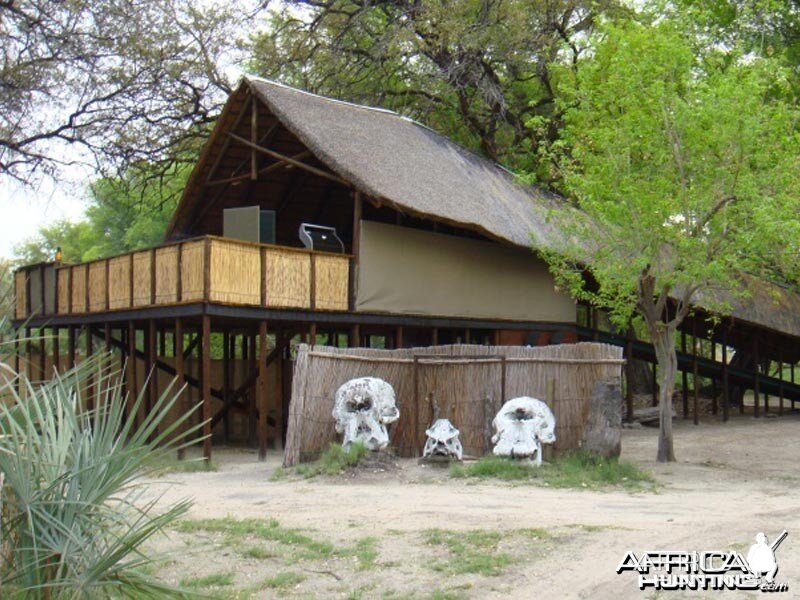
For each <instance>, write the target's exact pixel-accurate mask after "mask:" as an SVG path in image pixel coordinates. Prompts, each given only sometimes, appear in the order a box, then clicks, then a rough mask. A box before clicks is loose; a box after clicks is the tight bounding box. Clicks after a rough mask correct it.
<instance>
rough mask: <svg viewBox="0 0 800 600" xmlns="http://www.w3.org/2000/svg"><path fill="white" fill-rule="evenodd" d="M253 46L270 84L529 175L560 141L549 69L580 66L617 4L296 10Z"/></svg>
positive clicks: (466, 2)
mask: <svg viewBox="0 0 800 600" xmlns="http://www.w3.org/2000/svg"><path fill="white" fill-rule="evenodd" d="M286 4H288V5H290V9H289V10H282V11H280V12H278V13H275V14H274V15H273V17H272V21H271V23H270V27H269V28H268V29H267V31H266V32H265V33H263V34H260V35H258V36H256V38H255V40H254V58H253V60H252V63H251V65H252V66H251V68H252V70H254V71H255V72H257V73H261V74H264V75H265V76H267V77H271V78H275V79H279V80H281V81H284V82H286V83H289V84H292V85H297V86H299V87H303V88H305V89H308V90H310V91H314V92H317V93H321V94H326V95H331V96H334V97H337V98H342V99H345V100H350V101H353V102H359V103H366V104H375V105H379V106H383V107H386V108H392V109H395V110H398V111H399V112H401V113H404V114H406V115H408V116H411V117H413V118H416V119H419V120H420V121H422V122H424V123H426V124H427V125H429V126H431V127H433V128H434V129H436V130H438V131H441V132H442V133H444V134H445V135H448V136H450V137H451V138H452V139H455V140H457V141H459V142H461V143H462V144H464V145H465V146H467V147H470V148H475V149H477V150H479V151H480V152H482V153H483V154H484V155H485V156H487V157H488V158H490V159H492V160H494V161H498V162H503V163H505V164H508V165H511V166H520V165H522V164H527V165H529V161H530V159H531V158H532V157H535V156H536V152H535V150H536V148H537V145H538V143H539V142H540V141H541V138H540V137H539V133H540V132H539V131H538V128H535V127H531V126H529V122H530V120H531V117H534V116H543V117H547V119H548V122H549V123H551V124H552V126H551V127H550V129H549V130H548V131H547V132H546V133H547V135H549V136H551V138H552V137H555V135H556V133H557V129H558V123H559V120H558V118H557V115H556V114H555V109H556V104H555V94H556V92H555V88H556V83H557V82H555V81H554V80H553V75H552V70H551V67H552V65H553V64H556V63H560V62H566V63H567V64H570V65H574V64H577V62H578V59H579V58H580V56H581V55H582V52H583V49H584V45H585V40H586V36H587V33H588V32H589V31H591V29H592V28H593V26H594V23H595V20H596V19H597V17H598V15H601V14H604V13H605V12H614V11H616V10H618V9H617V8H616V6H617V5H616V2H615V1H614V0H602V1H601V2H586V1H584V0H555V1H551V0H542V1H533V2H532V1H531V0H503V1H498V0H457V1H455V2H450V1H443V0H422V1H417V0H400V1H396V0H377V1H375V2H362V1H361V0H332V1H328V0H293V1H290V2H287V3H286Z"/></svg>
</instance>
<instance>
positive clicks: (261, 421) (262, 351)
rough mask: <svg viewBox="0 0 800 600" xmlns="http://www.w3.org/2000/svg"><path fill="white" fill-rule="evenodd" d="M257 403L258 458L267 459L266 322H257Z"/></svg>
mask: <svg viewBox="0 0 800 600" xmlns="http://www.w3.org/2000/svg"><path fill="white" fill-rule="evenodd" d="M256 404H257V405H258V458H259V460H266V459H267V322H266V321H260V322H259V324H258V380H257V383H256Z"/></svg>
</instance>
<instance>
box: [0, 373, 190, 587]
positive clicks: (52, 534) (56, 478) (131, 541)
mask: <svg viewBox="0 0 800 600" xmlns="http://www.w3.org/2000/svg"><path fill="white" fill-rule="evenodd" d="M98 361H100V359H90V360H88V361H86V362H84V363H82V365H81V366H80V367H78V368H77V369H76V370H73V371H70V372H68V373H66V374H64V375H62V376H57V377H56V378H54V379H53V380H52V381H49V382H46V383H43V384H41V385H36V386H34V385H32V384H31V383H29V382H28V381H27V380H25V379H24V378H21V379H20V384H21V386H22V388H23V389H24V391H25V394H24V396H20V395H19V394H18V393H17V391H16V389H15V386H14V383H13V382H9V383H4V384H3V385H2V387H0V396H2V398H3V402H0V473H2V474H3V476H4V479H5V481H4V485H3V487H2V517H3V518H2V523H1V525H0V526H1V533H2V539H3V541H4V544H5V545H4V546H3V548H2V559H3V560H2V562H0V586H2V587H3V590H4V593H5V594H7V595H10V596H11V597H14V596H15V595H19V596H20V597H25V598H28V597H32V596H31V595H35V596H37V597H38V596H39V595H44V597H51V598H107V597H110V596H117V597H136V598H164V597H180V596H183V595H184V593H183V592H182V591H180V590H178V589H174V588H171V587H169V586H167V585H165V584H162V583H160V582H159V581H157V580H155V579H153V578H152V576H150V574H149V572H148V567H150V566H152V565H153V563H154V561H155V558H154V557H150V556H147V555H146V554H144V553H143V552H142V545H143V544H144V543H145V542H147V541H148V540H149V539H150V538H152V537H153V536H154V535H156V534H158V533H160V532H162V531H163V530H164V529H165V528H166V527H168V526H169V525H171V523H172V522H174V521H175V520H176V519H177V518H178V517H180V516H181V515H183V514H185V512H186V511H187V510H188V508H189V502H188V501H182V502H178V503H176V504H173V505H171V506H169V507H168V508H167V509H166V510H165V511H163V512H159V511H158V510H157V509H156V507H157V505H158V503H159V498H158V497H156V498H150V499H148V498H146V497H145V496H144V493H145V492H146V491H147V486H146V484H144V483H141V482H140V481H137V478H139V477H140V475H141V474H142V473H143V472H147V461H148V459H149V458H150V457H152V456H156V457H159V456H164V455H166V454H167V453H171V452H174V451H175V449H176V447H178V446H179V445H180V444H182V443H183V441H184V440H185V439H187V437H188V436H191V435H193V434H194V433H195V432H196V427H190V428H187V429H186V430H185V431H184V432H183V433H180V428H181V427H182V424H183V422H184V421H185V419H187V418H189V417H190V416H191V415H190V414H187V415H186V416H185V417H183V419H179V420H177V421H176V422H175V423H174V424H170V425H168V426H164V423H165V418H166V417H167V415H168V414H169V413H170V410H171V409H172V407H173V405H174V404H175V402H176V400H177V396H176V395H175V394H174V391H173V390H172V389H171V388H170V389H167V390H166V391H165V392H164V394H163V395H162V396H161V397H160V398H159V399H158V401H157V402H156V403H155V405H154V406H153V407H152V409H151V410H150V411H149V412H148V414H147V416H146V418H145V420H144V422H143V423H141V425H140V426H139V427H138V428H136V429H134V428H133V421H134V420H133V419H127V418H126V413H127V411H126V407H125V405H126V402H125V397H124V395H123V394H122V392H121V389H120V384H119V383H117V380H118V377H117V374H115V373H113V372H110V371H109V369H108V368H107V367H105V366H104V365H103V364H100V365H98ZM90 373H93V374H94V376H95V377H97V379H96V381H97V383H96V385H98V387H99V389H100V390H101V392H100V393H99V394H98V396H97V400H98V408H97V409H95V410H92V411H88V410H85V409H83V408H82V407H81V405H80V401H79V391H78V390H80V389H81V388H82V387H83V386H84V384H85V381H86V378H87V376H88V375H89V374H90ZM98 373H99V377H98ZM143 401H144V397H143V396H141V397H140V398H138V399H137V400H136V403H135V406H134V408H133V414H135V413H136V407H138V406H139V405H140V404H141V403H142V402H143Z"/></svg>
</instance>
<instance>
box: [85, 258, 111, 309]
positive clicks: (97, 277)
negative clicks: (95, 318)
mask: <svg viewBox="0 0 800 600" xmlns="http://www.w3.org/2000/svg"><path fill="white" fill-rule="evenodd" d="M107 289H108V281H107V280H106V261H104V260H100V261H97V262H93V263H89V310H90V311H92V312H95V311H101V310H107V309H108V307H107V306H106V290H107Z"/></svg>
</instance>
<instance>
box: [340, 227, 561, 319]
mask: <svg viewBox="0 0 800 600" xmlns="http://www.w3.org/2000/svg"><path fill="white" fill-rule="evenodd" d="M360 243H361V245H360V252H359V267H358V275H357V279H358V292H357V296H356V310H358V311H362V312H388V313H402V314H415V315H436V316H446V317H469V318H487V319H513V320H520V321H551V322H569V323H574V322H575V303H574V301H573V300H572V298H571V297H570V296H569V295H567V294H564V293H562V292H557V291H556V290H555V288H554V282H553V277H552V276H551V275H550V273H549V272H548V270H547V265H546V264H545V263H544V261H542V260H541V259H540V258H538V257H537V256H535V255H534V254H533V253H532V252H526V251H525V250H521V249H516V248H510V247H506V246H501V245H500V244H493V243H489V242H482V241H477V240H470V239H465V238H458V237H453V236H448V235H441V234H437V233H430V232H427V231H419V230H415V229H408V228H404V227H398V226H394V225H386V224H383V223H375V222H371V221H362V224H361V242H360Z"/></svg>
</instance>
